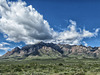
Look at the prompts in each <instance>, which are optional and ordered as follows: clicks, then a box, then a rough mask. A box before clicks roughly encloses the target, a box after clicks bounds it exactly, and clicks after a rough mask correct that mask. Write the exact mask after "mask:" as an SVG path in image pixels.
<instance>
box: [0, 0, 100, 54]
mask: <svg viewBox="0 0 100 75" xmlns="http://www.w3.org/2000/svg"><path fill="white" fill-rule="evenodd" d="M2 1H4V2H5V1H6V0H2ZM2 1H1V3H2ZM10 1H13V2H18V1H17V0H9V1H8V2H10ZM23 1H25V2H26V5H25V7H28V6H29V5H31V6H32V8H34V9H35V11H37V12H38V13H37V15H38V17H36V16H35V17H34V16H33V18H32V17H29V19H32V21H33V20H34V18H36V20H37V21H34V22H35V23H36V22H39V24H38V23H36V24H37V26H40V28H41V27H43V26H44V27H43V28H41V32H43V33H41V34H38V35H36V34H34V33H33V34H27V35H28V38H27V35H26V34H25V35H22V36H23V38H25V39H23V38H20V37H21V36H20V37H15V31H14V32H13V33H14V34H12V33H10V32H7V31H5V30H4V29H5V28H4V26H6V24H5V23H4V22H2V23H0V24H1V26H2V27H1V26H0V27H1V28H2V29H1V30H0V44H1V45H3V46H2V47H1V49H0V54H1V55H2V54H4V53H5V52H6V51H7V50H11V49H12V48H13V47H16V46H24V45H25V44H30V43H29V41H31V40H32V39H34V40H35V42H39V41H45V42H48V40H49V41H51V42H54V40H55V39H56V40H61V41H60V43H62V41H66V40H67V41H66V42H65V43H69V42H70V43H69V44H83V45H86V44H87V46H93V47H94V46H100V32H99V31H97V32H96V29H98V30H99V28H100V21H99V20H100V1H99V0H91V1H90V0H81V1H80V0H52V1H51V0H23ZM6 3H7V2H5V3H4V5H2V6H5V7H6V8H7V9H10V10H12V13H13V8H8V7H10V6H8V7H7V6H6ZM20 4H21V3H20ZM11 5H13V7H15V6H16V4H11ZM14 5H15V6H14ZM23 8H24V7H23ZM1 9H4V8H3V7H2V8H1ZM7 9H4V10H1V17H4V18H5V20H6V21H7V22H8V21H12V23H13V24H16V26H17V24H21V25H22V23H23V22H25V21H23V20H24V19H23V18H22V19H23V20H22V21H23V22H22V21H20V22H19V20H16V19H15V18H12V17H13V15H10V16H9V15H8V16H6V17H5V15H4V14H3V12H6V11H7ZM16 9H17V7H16ZM19 10H21V8H20V9H17V11H16V12H15V13H17V12H19ZM35 11H32V12H35ZM28 12H30V11H28ZM22 13H23V12H22ZM20 14H21V13H20ZM39 14H40V15H39ZM41 15H42V16H43V18H40V19H41V20H40V19H39V17H41ZM11 16H12V17H11ZM7 17H8V18H7ZM14 17H16V16H14ZM17 18H20V17H17ZM24 18H27V14H25V17H24ZM29 19H25V20H27V21H28V20H29ZM13 20H14V21H13ZM39 20H40V21H39ZM44 20H46V21H47V23H48V24H46V23H44ZM2 21H3V19H2ZM42 21H43V23H42V24H40V23H41V22H42ZM0 22H1V21H0ZM29 22H30V20H29ZM29 22H27V23H26V22H25V23H26V24H25V23H24V24H23V25H27V26H29V25H30V26H31V25H33V24H30V23H29ZM75 23H76V24H75ZM8 24H9V26H10V24H11V23H8ZM28 24H29V25H28ZM11 26H13V25H11ZM16 26H15V28H16ZM34 26H35V25H33V26H32V27H34ZM48 26H50V27H48ZM73 27H75V31H76V35H74V34H72V33H69V32H71V31H72V30H71V28H73ZM3 28H4V29H3ZM6 28H7V26H6ZM8 28H10V27H8ZM52 28H53V30H52ZM11 29H12V28H10V29H8V30H10V31H12V30H11ZM29 29H30V28H29ZM80 29H81V31H82V32H81V31H80ZM6 30H7V29H6ZM23 30H25V31H28V32H29V33H31V32H32V29H31V31H29V30H26V29H23ZM33 30H36V29H34V28H33ZM37 30H39V29H37ZM44 30H45V31H47V32H45V31H44ZM83 30H84V31H83ZM39 31H40V30H39ZM87 31H88V33H87ZM84 32H85V33H86V34H85V33H84ZM51 33H53V34H51ZM16 34H18V35H21V34H24V33H23V32H21V31H20V32H17V33H16ZM42 34H43V35H42ZM47 34H48V35H47ZM68 34H69V35H72V37H75V38H74V39H75V40H74V41H78V39H79V41H78V42H77V43H73V42H72V41H73V39H72V38H70V37H69V38H67V37H68V36H67V35H68ZM82 34H83V35H84V36H82ZM51 35H53V36H51ZM85 35H86V36H85ZM4 36H5V37H4ZM29 36H30V37H29ZM34 36H36V37H34ZM62 36H63V37H66V38H63V37H62ZM9 37H10V38H9ZM46 37H47V38H46ZM76 37H78V39H76ZM14 38H15V39H14ZM51 38H53V39H52V40H50V39H51ZM27 39H30V40H27ZM69 39H71V41H69ZM16 40H17V41H16ZM26 40H27V41H26ZM33 42H34V41H33V40H32V43H33ZM56 42H58V43H59V41H56ZM5 43H6V44H5ZM7 43H8V44H7ZM5 48H8V49H5ZM3 49H4V50H3ZM5 50H6V51H5Z"/></svg>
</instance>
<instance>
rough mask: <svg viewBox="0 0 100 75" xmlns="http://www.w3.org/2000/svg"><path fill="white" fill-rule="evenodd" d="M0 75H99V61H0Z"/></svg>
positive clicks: (74, 59)
mask: <svg viewBox="0 0 100 75" xmlns="http://www.w3.org/2000/svg"><path fill="white" fill-rule="evenodd" d="M0 75H100V59H76V58H67V57H65V58H52V59H50V58H48V59H47V58H46V59H42V58H37V59H35V58H31V59H30V58H27V59H22V60H13V59H5V60H0Z"/></svg>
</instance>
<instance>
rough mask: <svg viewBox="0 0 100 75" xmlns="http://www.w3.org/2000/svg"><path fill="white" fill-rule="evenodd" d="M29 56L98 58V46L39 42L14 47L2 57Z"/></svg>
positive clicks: (99, 54) (99, 51)
mask: <svg viewBox="0 0 100 75" xmlns="http://www.w3.org/2000/svg"><path fill="white" fill-rule="evenodd" d="M30 56H31V57H34V56H40V57H42V56H45V57H46V56H49V57H82V58H99V57H100V47H91V46H88V47H86V46H83V45H69V44H54V43H44V42H39V43H37V44H31V45H26V46H24V47H22V48H19V47H16V48H14V49H12V50H11V51H8V52H7V53H6V54H4V55H3V56H2V57H30Z"/></svg>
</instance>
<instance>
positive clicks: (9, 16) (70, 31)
mask: <svg viewBox="0 0 100 75" xmlns="http://www.w3.org/2000/svg"><path fill="white" fill-rule="evenodd" d="M0 13H1V14H0V15H1V17H2V18H0V31H1V32H2V33H4V37H5V38H6V40H8V41H14V42H20V41H23V42H25V43H26V44H32V43H36V42H39V41H44V42H53V43H67V44H80V42H81V41H82V39H84V38H90V37H94V36H97V35H98V31H99V29H96V30H95V32H90V31H87V30H85V29H83V30H81V29H80V31H77V28H76V22H75V21H72V20H69V21H70V23H71V24H70V25H69V26H68V27H67V28H66V30H64V31H63V32H57V31H54V30H53V28H50V25H49V23H48V22H47V21H46V20H44V19H43V15H41V14H40V13H39V12H37V11H36V10H35V8H33V7H32V5H29V6H27V4H26V3H25V2H22V1H18V2H8V3H7V2H6V0H2V1H1V0H0Z"/></svg>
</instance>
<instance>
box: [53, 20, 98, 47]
mask: <svg viewBox="0 0 100 75" xmlns="http://www.w3.org/2000/svg"><path fill="white" fill-rule="evenodd" d="M70 23H71V24H70V25H69V26H68V28H67V29H66V30H65V31H63V32H60V33H58V36H57V38H55V40H54V39H53V40H52V42H54V43H65V44H66V43H67V44H71V45H74V44H80V43H81V41H82V40H83V39H84V38H90V37H94V36H96V35H97V34H98V31H99V29H96V30H95V32H93V33H92V32H89V31H87V30H85V29H83V30H81V29H80V28H79V29H80V31H78V30H77V28H76V22H75V21H72V20H70Z"/></svg>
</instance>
